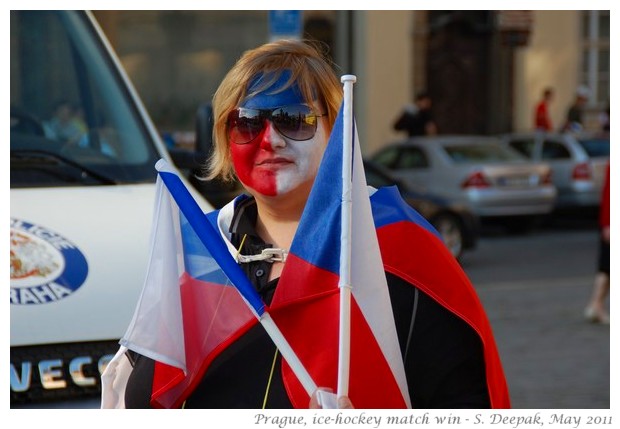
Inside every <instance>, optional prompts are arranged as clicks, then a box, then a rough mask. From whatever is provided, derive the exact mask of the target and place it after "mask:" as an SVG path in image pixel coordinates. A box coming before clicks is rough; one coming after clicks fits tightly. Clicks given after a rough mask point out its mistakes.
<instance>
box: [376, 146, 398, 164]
mask: <svg viewBox="0 0 620 429" xmlns="http://www.w3.org/2000/svg"><path fill="white" fill-rule="evenodd" d="M398 153H399V151H398V149H397V148H395V147H391V148H387V149H384V150H382V151H381V152H379V153H377V154H376V155H375V156H374V157H373V158H372V160H373V161H374V162H376V163H377V164H379V165H381V166H383V167H385V168H389V169H391V168H394V165H395V164H396V161H397V160H398Z"/></svg>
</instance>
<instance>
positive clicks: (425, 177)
mask: <svg viewBox="0 0 620 429" xmlns="http://www.w3.org/2000/svg"><path fill="white" fill-rule="evenodd" d="M392 172H393V173H394V176H395V177H396V178H398V179H401V180H403V181H405V182H406V183H408V184H409V185H410V186H412V187H414V188H415V187H417V188H419V189H421V190H422V191H424V192H431V191H433V190H434V185H435V181H434V180H433V178H434V170H433V169H432V168H431V165H430V161H429V157H428V154H427V153H426V151H425V150H424V149H422V148H421V147H418V146H403V147H401V148H400V150H399V151H398V157H397V158H396V159H395V160H394V163H393V164H392Z"/></svg>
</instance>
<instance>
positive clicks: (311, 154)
mask: <svg viewBox="0 0 620 429" xmlns="http://www.w3.org/2000/svg"><path fill="white" fill-rule="evenodd" d="M326 144H327V134H326V132H325V128H324V127H323V124H322V122H321V121H320V122H319V126H318V128H317V131H316V134H315V135H314V137H313V138H311V139H310V140H304V141H294V140H290V139H287V138H285V137H283V136H282V135H280V134H279V133H278V132H277V131H276V130H275V128H274V127H273V125H272V124H271V123H269V124H268V126H267V127H265V130H264V131H263V133H262V134H261V135H260V136H259V137H257V138H256V139H255V140H254V141H252V142H251V143H248V144H243V145H239V144H234V143H231V145H230V147H231V154H232V159H233V165H234V167H235V171H236V173H237V176H238V177H239V180H240V181H241V183H243V184H244V185H245V186H246V187H247V188H249V189H250V190H254V191H256V192H258V193H260V194H263V195H267V196H275V195H283V194H286V193H288V192H291V191H294V190H297V189H299V188H300V187H302V186H304V185H308V189H309V187H310V186H311V184H312V182H313V181H314V177H315V176H316V172H317V171H318V168H319V164H320V163H321V158H322V157H323V151H324V150H325V146H326Z"/></svg>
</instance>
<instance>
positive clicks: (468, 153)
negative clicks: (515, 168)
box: [443, 144, 523, 164]
mask: <svg viewBox="0 0 620 429" xmlns="http://www.w3.org/2000/svg"><path fill="white" fill-rule="evenodd" d="M443 148H444V151H445V152H446V154H447V155H448V156H449V157H450V159H451V160H452V161H453V162H455V163H457V164H467V163H473V162H497V161H515V160H520V159H523V156H522V155H520V154H519V153H518V152H517V151H515V150H511V149H510V148H508V147H504V146H502V145H499V144H471V145H460V144H459V145H445V146H444V147H443Z"/></svg>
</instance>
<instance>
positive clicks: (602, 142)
mask: <svg viewBox="0 0 620 429" xmlns="http://www.w3.org/2000/svg"><path fill="white" fill-rule="evenodd" d="M577 141H578V142H579V144H580V145H581V146H582V147H583V149H584V150H585V151H586V153H587V154H588V156H590V157H592V158H596V157H605V156H609V139H608V138H583V139H578V140H577Z"/></svg>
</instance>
